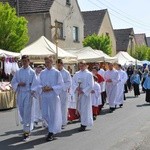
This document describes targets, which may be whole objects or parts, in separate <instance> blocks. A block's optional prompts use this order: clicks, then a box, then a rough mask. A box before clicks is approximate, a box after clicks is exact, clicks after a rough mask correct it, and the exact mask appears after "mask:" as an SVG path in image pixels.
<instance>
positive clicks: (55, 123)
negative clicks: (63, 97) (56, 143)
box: [40, 67, 63, 134]
mask: <svg viewBox="0 0 150 150" xmlns="http://www.w3.org/2000/svg"><path fill="white" fill-rule="evenodd" d="M44 86H48V87H52V88H53V91H50V92H42V93H41V101H42V102H41V104H42V114H43V117H44V119H45V120H47V122H48V130H49V132H52V133H53V134H56V133H59V132H61V126H62V114H61V101H60V97H59V94H60V93H61V91H62V88H63V78H62V75H61V73H60V72H59V71H58V70H57V69H55V68H54V67H52V68H51V69H47V68H46V69H44V70H43V71H42V72H41V73H40V87H41V89H42V87H44Z"/></svg>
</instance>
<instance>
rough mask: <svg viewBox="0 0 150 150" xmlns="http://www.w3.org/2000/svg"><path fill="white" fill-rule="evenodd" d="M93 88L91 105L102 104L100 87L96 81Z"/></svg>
mask: <svg viewBox="0 0 150 150" xmlns="http://www.w3.org/2000/svg"><path fill="white" fill-rule="evenodd" d="M93 90H94V92H95V93H92V94H91V99H92V106H96V107H97V106H99V105H102V98H101V87H100V85H99V84H98V83H97V82H95V83H94V87H93Z"/></svg>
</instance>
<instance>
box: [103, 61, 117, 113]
mask: <svg viewBox="0 0 150 150" xmlns="http://www.w3.org/2000/svg"><path fill="white" fill-rule="evenodd" d="M105 80H106V94H107V99H108V102H109V107H110V112H113V111H114V110H115V101H116V99H117V91H118V81H119V74H118V71H117V70H116V69H114V67H113V64H112V63H109V64H108V70H107V71H106V72H105Z"/></svg>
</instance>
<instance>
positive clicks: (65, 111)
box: [59, 68, 72, 125]
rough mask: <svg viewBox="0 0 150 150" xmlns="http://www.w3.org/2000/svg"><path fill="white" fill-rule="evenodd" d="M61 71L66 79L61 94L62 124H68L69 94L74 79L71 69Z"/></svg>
mask: <svg viewBox="0 0 150 150" xmlns="http://www.w3.org/2000/svg"><path fill="white" fill-rule="evenodd" d="M60 73H61V75H62V77H63V81H64V84H63V89H62V91H61V93H60V95H59V96H60V100H61V112H62V125H67V122H68V121H67V114H68V96H69V90H70V88H71V82H72V79H71V75H70V73H69V71H67V70H66V69H65V68H63V69H62V70H60Z"/></svg>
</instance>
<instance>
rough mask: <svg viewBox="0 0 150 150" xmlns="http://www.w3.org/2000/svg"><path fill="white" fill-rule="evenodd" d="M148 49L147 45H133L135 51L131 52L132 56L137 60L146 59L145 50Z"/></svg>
mask: <svg viewBox="0 0 150 150" xmlns="http://www.w3.org/2000/svg"><path fill="white" fill-rule="evenodd" d="M148 50H149V47H147V46H146V45H141V46H137V45H136V46H135V51H134V53H133V57H134V58H136V59H138V60H145V59H147V51H148Z"/></svg>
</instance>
